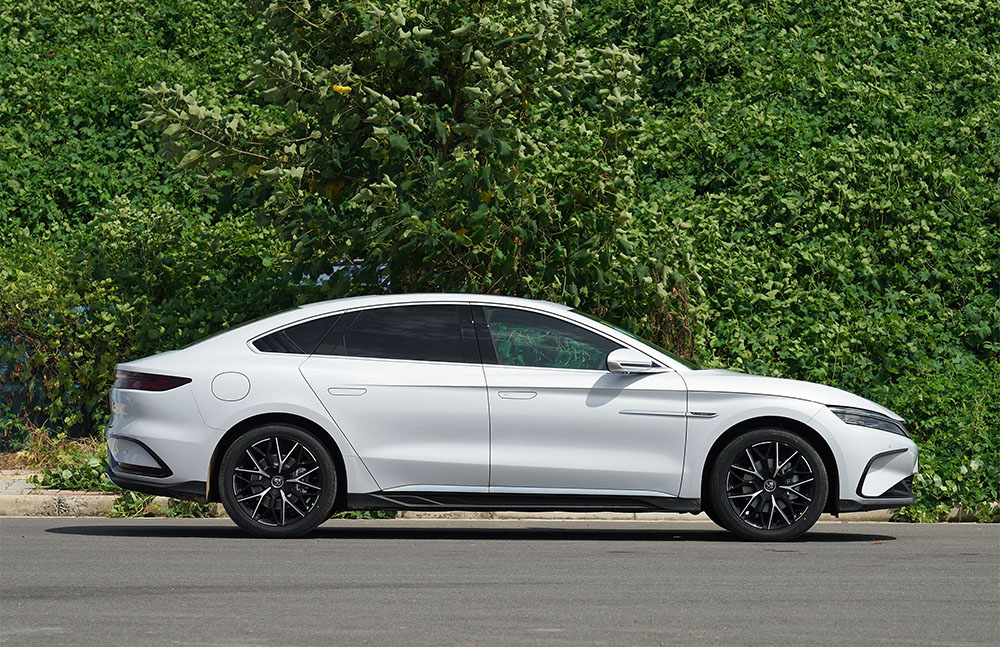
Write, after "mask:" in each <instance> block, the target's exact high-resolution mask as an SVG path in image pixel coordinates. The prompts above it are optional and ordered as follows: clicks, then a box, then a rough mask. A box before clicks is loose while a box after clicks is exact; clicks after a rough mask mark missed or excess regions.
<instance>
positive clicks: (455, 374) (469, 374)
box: [107, 294, 916, 503]
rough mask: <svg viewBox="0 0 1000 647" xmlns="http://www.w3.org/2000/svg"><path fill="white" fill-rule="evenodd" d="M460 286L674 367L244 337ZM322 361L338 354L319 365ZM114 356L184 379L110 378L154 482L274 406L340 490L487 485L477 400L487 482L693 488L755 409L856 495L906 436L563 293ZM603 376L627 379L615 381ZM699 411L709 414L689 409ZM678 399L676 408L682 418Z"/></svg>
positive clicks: (671, 490)
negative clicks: (471, 359)
mask: <svg viewBox="0 0 1000 647" xmlns="http://www.w3.org/2000/svg"><path fill="white" fill-rule="evenodd" d="M464 302H474V303H486V304H493V305H506V306H509V307H517V308H522V309H528V310H534V311H537V312H543V313H546V314H549V315H550V316H553V317H557V318H562V319H565V320H567V321H570V322H573V323H575V324H577V325H580V326H582V327H585V328H587V329H589V330H592V331H595V332H598V333H599V334H602V335H605V336H606V337H609V338H611V339H614V340H615V341H617V342H618V343H620V344H621V345H623V346H625V347H626V348H630V349H633V350H636V351H639V352H641V353H643V354H645V355H647V356H649V357H651V358H652V359H653V360H655V361H656V362H657V363H659V364H661V365H662V366H664V367H669V368H670V369H673V370H672V371H671V372H669V373H665V374H650V375H636V374H633V375H617V374H611V373H605V372H602V371H559V370H557V369H517V368H514V367H498V366H489V367H485V371H488V372H489V373H490V388H489V389H487V387H486V379H485V378H484V367H482V366H479V365H467V364H462V365H456V364H435V363H432V362H392V361H385V360H357V359H355V360H345V359H334V358H313V359H312V360H309V361H308V362H306V358H305V357H304V356H301V355H291V354H278V353H261V352H258V351H257V350H256V349H254V348H253V347H252V345H251V341H252V340H253V339H255V338H257V337H259V336H261V335H263V334H267V333H269V332H272V331H274V330H276V329H279V328H282V327H284V326H288V325H292V324H294V323H299V322H302V321H305V320H309V319H314V318H317V317H322V316H327V315H329V314H332V313H336V312H343V311H347V310H353V309H358V308H367V307H374V306H384V305H390V304H411V303H464ZM415 343H419V340H415ZM335 362H339V363H340V368H336V367H334V364H333V363H335ZM304 363H306V364H307V365H308V368H305V367H304V371H303V372H304V373H306V374H308V375H309V376H310V379H311V380H318V381H317V382H316V384H315V386H316V389H315V392H314V391H313V390H312V389H311V388H310V387H309V385H308V384H307V382H306V380H305V379H304V377H303V373H300V372H299V367H300V366H302V365H303V364H304ZM321 364H326V366H321ZM331 367H333V368H331ZM119 368H121V369H124V370H136V371H143V372H150V373H162V374H167V375H179V376H185V377H190V378H191V380H192V382H191V383H190V384H188V385H185V386H183V387H180V388H178V389H174V390H171V391H168V392H164V393H143V392H135V391H119V392H113V393H112V410H113V412H114V417H113V420H112V424H111V426H110V427H109V429H108V432H107V435H108V438H109V440H112V442H114V440H113V439H115V438H121V437H128V436H130V437H133V438H136V439H137V440H140V441H141V442H143V443H145V444H146V445H148V446H149V447H150V448H151V449H152V450H153V451H155V452H156V453H157V455H159V456H160V457H161V458H162V459H163V460H164V462H165V463H166V464H167V465H168V466H169V467H170V468H171V469H172V470H173V471H174V476H172V477H170V478H168V479H146V480H149V482H151V483H156V484H157V485H161V486H163V485H170V484H172V483H179V482H182V481H204V480H206V479H207V478H208V468H209V461H210V460H211V458H212V455H213V453H214V452H215V450H216V447H217V445H218V443H219V441H220V439H221V438H222V436H223V434H224V433H225V432H226V431H227V430H229V429H230V428H232V427H233V426H234V425H236V424H238V423H240V422H242V421H244V420H247V419H248V418H251V417H253V416H257V415H260V414H273V413H281V414H288V415H295V416H299V417H302V418H305V419H306V420H309V421H310V422H311V423H312V424H313V425H315V426H317V427H319V428H321V429H323V430H325V432H326V433H328V434H329V436H330V438H331V439H332V440H333V442H334V443H335V444H336V446H337V447H338V448H339V449H340V451H341V453H342V454H343V458H344V463H345V466H346V471H347V481H348V483H347V487H348V488H349V491H351V492H372V491H375V490H378V489H380V488H386V489H389V488H399V489H402V490H405V489H414V490H419V489H440V490H441V491H452V492H461V491H469V492H482V491H483V490H484V488H487V487H489V476H488V475H489V471H490V453H491V448H490V423H489V411H490V409H492V411H493V414H494V417H493V425H494V434H493V447H492V453H493V456H492V459H493V469H494V476H495V479H494V485H493V488H492V489H491V491H517V492H533V493H550V494H551V493H559V492H563V493H567V492H588V493H594V492H616V493H621V494H626V493H629V492H643V493H661V494H662V493H666V494H678V495H679V496H682V497H686V498H698V497H701V496H703V492H702V491H701V481H702V478H701V477H702V473H703V470H704V468H705V460H706V457H707V454H708V451H709V449H710V448H711V446H712V444H713V443H714V442H715V441H716V440H717V439H718V438H719V436H720V435H721V434H722V433H724V432H725V431H726V430H727V429H729V428H731V427H732V426H733V425H735V424H737V423H739V422H741V421H745V420H749V419H753V418H759V417H763V416H774V417H779V418H789V419H792V420H795V421H798V422H799V423H801V424H805V425H807V426H809V427H810V428H811V429H813V430H814V431H815V432H816V433H817V434H819V435H820V436H821V437H822V438H823V439H824V441H825V442H826V443H827V444H828V445H829V447H830V451H831V453H832V454H833V456H834V460H835V461H836V465H837V470H838V472H839V474H840V491H839V496H840V498H841V499H846V500H855V501H860V502H861V503H865V502H867V499H866V498H864V497H859V496H858V495H857V493H856V490H857V487H858V483H859V481H860V479H861V473H862V471H863V470H864V467H865V465H866V464H867V463H868V461H869V460H870V459H871V458H872V457H873V456H875V455H877V454H879V453H881V452H884V451H889V450H892V449H899V448H902V449H904V450H905V451H904V452H903V453H902V455H901V456H900V458H898V459H896V460H890V461H886V464H885V465H877V466H876V468H875V469H874V470H873V471H872V472H871V477H870V478H871V479H872V481H871V483H870V484H869V483H867V482H866V485H865V488H866V489H865V490H864V491H865V492H866V494H870V493H871V492H874V491H875V490H877V489H878V488H879V487H881V486H882V484H883V482H887V481H889V480H891V479H895V481H892V483H888V485H886V487H885V488H882V490H881V491H884V490H885V489H886V488H887V487H889V486H891V485H892V484H894V483H895V482H896V481H898V480H899V478H903V476H905V475H907V474H906V472H907V471H908V470H909V472H910V473H913V470H915V469H916V447H915V445H914V444H913V442H912V441H910V440H909V439H907V438H904V437H901V436H898V435H895V434H891V433H888V432H884V431H879V430H874V429H868V428H863V427H856V426H851V425H847V424H845V423H843V422H842V421H841V420H840V419H839V418H837V417H836V416H834V415H833V414H832V413H831V412H830V411H829V409H827V408H826V407H825V406H823V405H842V406H853V407H858V408H862V409H868V410H872V411H877V412H880V413H883V414H885V415H891V416H894V417H895V414H892V412H890V411H888V410H887V409H885V408H883V407H881V406H879V405H878V404H876V403H873V402H870V401H868V400H866V399H864V398H860V397H858V396H855V395H853V394H850V393H846V392H844V391H841V390H839V389H834V388H831V387H827V386H823V385H817V384H810V383H806V382H797V381H794V380H780V379H775V378H766V377H758V376H752V375H744V374H740V373H733V372H729V371H697V370H691V369H688V368H686V367H684V366H683V365H680V364H679V363H677V362H675V361H674V360H672V359H671V358H670V357H668V356H664V355H663V354H662V353H660V352H659V351H657V350H656V349H654V348H651V347H647V346H645V345H643V344H641V343H640V342H638V341H636V340H634V339H632V338H631V337H628V336H627V335H624V334H622V333H619V332H618V331H615V330H612V329H608V328H605V327H603V326H601V325H600V324H599V323H597V322H595V321H593V320H591V319H589V318H586V317H584V316H582V315H579V314H576V313H573V312H571V311H570V310H569V309H568V308H566V307H565V306H561V305H558V304H552V303H546V302H540V301H529V300H524V299H510V298H505V297H491V296H470V295H442V294H430V295H394V296H372V297H358V298H352V299H341V300H335V301H327V302H322V303H316V304H312V305H309V306H304V307H300V308H296V309H294V310H290V311H288V312H284V313H280V314H278V315H275V316H273V317H269V318H267V319H263V320H260V321H257V322H253V323H251V324H247V325H246V326H243V327H240V328H236V329H233V330H231V331H227V332H226V333H224V334H221V335H218V336H216V337H213V338H210V339H208V340H205V341H203V342H201V343H198V344H195V345H194V346H191V347H189V348H186V349H183V350H179V351H171V352H167V353H161V354H159V355H155V356H152V357H148V358H145V359H142V360H138V361H134V362H129V363H126V364H122V365H120V366H119ZM220 373H238V374H242V375H244V376H246V378H247V380H248V381H249V382H250V383H251V384H252V389H251V390H250V392H249V393H247V394H246V395H245V396H244V397H243V398H242V399H240V400H233V401H224V400H219V399H218V398H217V397H216V395H214V394H213V387H212V384H213V380H214V378H215V377H216V376H218V375H219V374H220ZM615 380H625V381H627V382H628V385H627V386H626V387H624V388H619V386H614V381H615ZM685 384H686V386H687V388H688V389H690V392H689V393H686V392H685ZM609 385H612V386H610V387H609ZM330 389H333V391H332V392H331V391H330ZM500 391H503V392H505V393H504V395H505V396H506V397H501V396H500ZM220 392H222V393H223V395H227V397H231V394H230V393H228V392H225V391H222V390H221V389H220ZM530 393H534V394H535V395H534V397H529V394H530ZM685 396H687V397H688V398H689V400H690V401H689V402H685ZM522 398H523V399H522ZM602 399H604V400H607V401H606V402H602ZM699 412H700V413H712V414H715V417H712V418H707V417H703V416H697V415H696V413H699ZM682 413H688V414H689V415H688V416H687V418H684V417H681V415H680V414H682ZM685 424H686V426H687V433H686V441H685V433H684V431H683V430H684V425H685ZM338 425H342V426H343V430H342V429H341V428H340V427H339V426H338ZM373 473H377V474H378V475H379V478H378V479H376V478H374V475H373ZM900 475H902V476H900ZM897 476H899V478H896V477H897ZM139 478H141V477H139ZM875 479H878V481H876V480H875Z"/></svg>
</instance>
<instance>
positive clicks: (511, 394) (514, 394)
mask: <svg viewBox="0 0 1000 647" xmlns="http://www.w3.org/2000/svg"><path fill="white" fill-rule="evenodd" d="M497 395H498V396H500V397H501V398H503V399H504V400H530V399H531V398H533V397H535V396H536V395H538V394H537V393H536V392H534V391H497Z"/></svg>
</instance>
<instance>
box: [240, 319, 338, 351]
mask: <svg viewBox="0 0 1000 647" xmlns="http://www.w3.org/2000/svg"><path fill="white" fill-rule="evenodd" d="M338 319H340V315H332V316H330V317H321V318H319V319H313V320H312V321H306V322H304V323H300V324H296V325H294V326H289V327H288V328H283V329H281V330H278V331H277V332H273V333H271V334H270V335H267V336H266V337H261V338H260V339H258V340H257V341H255V342H254V343H253V345H254V346H255V347H256V348H257V350H259V351H261V352H263V353H295V354H299V355H311V354H312V353H313V351H315V350H316V347H317V346H318V345H319V343H320V341H322V340H323V337H325V336H326V333H327V331H329V330H330V328H332V327H333V325H334V324H336V323H337V320H338Z"/></svg>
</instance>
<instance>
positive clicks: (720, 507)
mask: <svg viewBox="0 0 1000 647" xmlns="http://www.w3.org/2000/svg"><path fill="white" fill-rule="evenodd" d="M828 490H829V480H828V478H827V474H826V468H825V466H824V465H823V460H822V459H821V458H820V456H819V454H818V453H817V452H816V450H815V449H814V448H813V447H812V445H810V444H809V443H808V442H807V441H806V440H805V439H803V438H802V437H800V436H798V435H796V434H793V433H791V432H788V431H786V430H784V429H776V428H767V429H756V430H753V431H751V432H748V433H746V434H743V435H741V436H739V437H737V438H735V439H734V440H733V441H732V442H730V443H729V444H728V445H726V446H725V448H723V450H722V452H721V453H720V454H719V456H718V458H717V459H716V461H715V464H714V467H713V468H712V474H711V478H710V481H709V496H710V498H711V506H712V508H713V513H714V516H716V517H718V521H717V523H719V525H721V526H723V527H724V528H727V529H728V530H731V531H732V532H734V533H736V534H737V535H739V536H740V537H743V538H744V539H751V540H756V541H787V540H789V539H794V538H796V537H799V536H801V535H802V534H803V533H805V532H806V531H807V530H809V528H811V527H812V526H813V524H815V523H816V521H817V520H818V519H819V516H820V514H821V513H822V512H823V508H824V507H825V506H826V497H827V493H828Z"/></svg>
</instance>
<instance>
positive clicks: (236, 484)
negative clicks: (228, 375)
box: [219, 424, 337, 538]
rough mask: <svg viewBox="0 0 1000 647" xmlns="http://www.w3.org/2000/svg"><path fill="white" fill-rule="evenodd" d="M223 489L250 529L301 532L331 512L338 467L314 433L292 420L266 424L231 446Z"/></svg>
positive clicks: (232, 513)
mask: <svg viewBox="0 0 1000 647" xmlns="http://www.w3.org/2000/svg"><path fill="white" fill-rule="evenodd" d="M219 492H220V493H221V498H222V505H223V506H225V508H226V512H227V513H228V514H229V517H230V518H231V519H232V520H233V521H234V522H236V524H237V525H238V526H239V527H240V528H243V530H245V531H247V532H248V533H250V534H251V535H256V536H258V537H276V538H290V537H301V536H302V535H305V534H307V533H309V532H310V531H312V530H313V529H314V528H316V526H318V525H319V524H321V523H323V522H324V521H326V520H327V518H329V516H330V513H331V511H332V510H333V505H334V500H335V499H336V496H337V468H336V466H335V465H334V463H333V459H332V458H330V453H329V452H328V451H327V449H326V447H324V446H323V444H322V443H321V442H320V441H319V440H317V439H316V437H315V436H313V435H311V434H309V433H307V432H305V431H303V430H302V429H299V428H298V427H293V426H291V425H283V424H272V425H264V426H261V427H257V428H255V429H252V430H250V431H248V432H247V433H245V434H243V435H242V436H240V437H239V438H237V439H236V442H234V443H233V444H232V445H231V446H230V447H229V449H228V450H227V451H226V453H225V455H224V456H223V458H222V464H221V468H220V469H219Z"/></svg>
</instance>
